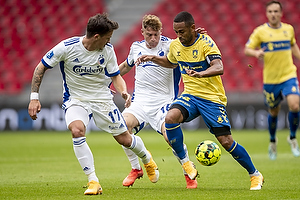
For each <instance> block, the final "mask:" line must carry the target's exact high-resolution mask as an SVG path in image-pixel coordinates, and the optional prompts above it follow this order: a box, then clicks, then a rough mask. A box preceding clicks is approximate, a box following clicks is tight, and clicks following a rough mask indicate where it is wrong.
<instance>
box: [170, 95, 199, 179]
mask: <svg viewBox="0 0 300 200" xmlns="http://www.w3.org/2000/svg"><path fill="white" fill-rule="evenodd" d="M178 99H180V100H181V102H183V101H185V98H184V97H183V96H180V97H179V98H178ZM188 104H189V102H186V104H181V103H180V102H176V101H175V102H174V104H172V106H171V108H170V110H169V111H168V113H167V116H166V118H165V127H166V133H167V137H168V141H169V143H170V145H171V147H172V149H173V150H174V151H175V153H176V155H177V156H178V158H179V162H180V163H181V165H182V168H183V169H184V170H185V172H186V173H187V175H188V176H189V178H190V179H192V180H194V179H196V177H197V176H198V171H197V170H196V169H195V166H194V164H193V163H192V162H191V161H190V160H189V157H188V155H187V152H186V151H185V150H184V144H183V133H182V130H181V127H180V123H181V122H183V121H185V120H186V119H187V118H188V116H189V111H188V110H187V109H186V108H185V107H184V105H188ZM192 118H193V115H191V119H192Z"/></svg>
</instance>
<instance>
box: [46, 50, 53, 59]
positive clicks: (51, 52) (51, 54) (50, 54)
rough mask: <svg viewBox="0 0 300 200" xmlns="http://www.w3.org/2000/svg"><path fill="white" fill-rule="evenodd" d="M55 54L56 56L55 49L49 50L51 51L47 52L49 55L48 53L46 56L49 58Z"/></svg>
mask: <svg viewBox="0 0 300 200" xmlns="http://www.w3.org/2000/svg"><path fill="white" fill-rule="evenodd" d="M53 56H54V53H53V51H49V52H48V53H47V55H46V57H47V58H48V59H51V58H52V57H53Z"/></svg>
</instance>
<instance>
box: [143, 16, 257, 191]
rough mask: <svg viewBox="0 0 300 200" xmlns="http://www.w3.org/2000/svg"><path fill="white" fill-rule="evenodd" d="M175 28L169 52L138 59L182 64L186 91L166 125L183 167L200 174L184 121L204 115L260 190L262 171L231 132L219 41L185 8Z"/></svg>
mask: <svg viewBox="0 0 300 200" xmlns="http://www.w3.org/2000/svg"><path fill="white" fill-rule="evenodd" d="M173 28H174V31H175V33H176V35H177V39H176V40H174V41H173V42H172V43H171V45H170V51H169V53H168V55H167V56H164V57H159V56H152V55H143V56H141V57H140V58H138V62H155V63H156V64H159V65H160V66H164V67H169V68H175V67H176V66H178V65H179V67H180V71H181V75H182V79H183V83H184V91H183V93H182V94H181V96H180V97H179V98H178V99H176V100H175V101H174V102H173V103H172V105H171V107H170V110H169V111H168V113H167V116H166V118H165V126H166V131H167V136H168V140H169V142H170V144H171V146H172V148H173V149H174V150H175V152H176V154H177V156H178V157H179V158H180V162H181V164H182V167H183V169H184V170H185V171H186V172H187V174H188V175H189V177H190V178H191V179H195V178H196V177H197V175H198V171H197V170H196V169H195V167H194V166H193V163H192V162H191V161H190V160H189V157H188V155H186V153H185V151H184V148H183V133H182V130H181V127H180V123H183V122H188V121H191V120H193V119H195V118H196V117H198V116H199V115H201V116H202V118H203V120H204V122H205V124H206V125H207V127H208V128H209V130H210V132H211V133H212V134H214V135H215V137H216V138H217V139H218V141H219V142H220V143H221V145H222V146H223V147H224V148H225V149H226V150H227V151H228V152H229V153H230V154H231V155H232V156H233V158H234V159H235V160H236V161H237V162H238V163H239V164H240V165H242V166H243V167H244V168H245V169H246V170H247V171H248V173H249V174H250V177H251V187H250V190H260V189H261V187H262V184H263V176H262V174H261V173H260V172H259V171H258V170H257V169H256V168H255V167H254V165H253V163H252V161H251V158H250V156H249V154H248V153H247V151H246V150H245V149H244V147H242V146H241V145H240V144H238V143H237V142H236V141H234V140H233V138H232V136H231V126H230V122H229V120H228V116H227V112H226V107H225V106H226V104H227V98H226V96H225V91H224V87H223V84H222V80H221V77H220V75H222V74H223V63H222V60H221V53H220V51H219V49H218V47H217V45H216V44H215V42H214V41H213V40H212V38H211V37H210V36H208V35H202V34H198V33H196V32H195V22H194V19H193V16H192V15H191V14H190V13H188V12H181V13H179V14H178V15H177V16H176V17H175V19H174V22H173Z"/></svg>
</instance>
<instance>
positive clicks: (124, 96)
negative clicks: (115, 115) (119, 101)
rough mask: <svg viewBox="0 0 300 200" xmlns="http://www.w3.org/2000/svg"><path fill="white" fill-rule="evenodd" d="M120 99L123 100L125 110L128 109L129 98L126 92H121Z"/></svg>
mask: <svg viewBox="0 0 300 200" xmlns="http://www.w3.org/2000/svg"><path fill="white" fill-rule="evenodd" d="M121 96H122V98H123V99H124V100H125V108H128V107H129V106H130V105H131V96H130V94H128V93H127V92H122V94H121Z"/></svg>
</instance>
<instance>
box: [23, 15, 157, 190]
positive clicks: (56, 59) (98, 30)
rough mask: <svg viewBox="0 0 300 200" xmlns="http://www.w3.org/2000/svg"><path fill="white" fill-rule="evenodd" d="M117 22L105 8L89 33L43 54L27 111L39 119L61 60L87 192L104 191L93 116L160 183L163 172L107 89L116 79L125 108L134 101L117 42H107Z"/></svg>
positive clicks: (66, 103)
mask: <svg viewBox="0 0 300 200" xmlns="http://www.w3.org/2000/svg"><path fill="white" fill-rule="evenodd" d="M118 26H119V25H118V23H117V22H114V21H111V20H109V19H108V18H107V14H105V13H104V14H97V15H95V16H92V17H91V18H90V19H89V20H88V23H87V28H86V35H85V36H82V37H72V38H69V39H66V40H64V41H62V42H60V43H59V44H57V45H56V46H55V47H54V48H52V49H51V50H50V51H49V52H48V53H47V54H46V55H45V56H44V57H43V58H42V60H41V62H40V63H39V64H38V65H37V67H36V68H35V71H34V74H33V78H32V85H31V95H30V103H29V107H28V113H29V115H30V117H31V118H32V119H33V120H35V119H37V113H38V112H39V111H40V110H41V104H40V102H39V99H38V92H39V88H40V85H41V82H42V78H43V76H44V74H45V71H46V70H47V69H51V68H53V67H54V66H56V65H57V64H59V66H60V70H61V73H62V78H63V88H64V91H63V106H62V107H63V109H64V111H65V120H66V124H67V126H68V128H69V130H70V131H71V133H72V136H73V147H74V152H75V155H76V157H77V159H78V161H79V163H80V165H81V167H82V169H83V171H84V173H85V174H86V175H87V177H88V181H89V183H88V189H87V190H86V191H85V192H84V194H86V195H96V194H101V193H102V187H101V186H100V184H99V179H98V177H97V176H96V173H95V167H94V158H93V154H92V152H91V150H90V148H89V146H88V144H87V142H86V137H85V131H86V126H87V125H88V123H89V120H90V119H91V117H93V119H94V121H95V124H96V125H97V126H98V127H99V128H101V129H102V130H104V131H106V132H108V133H111V134H112V135H113V137H114V138H115V140H116V141H117V142H118V143H119V144H121V145H122V146H125V147H126V148H129V149H131V150H132V151H133V152H134V153H135V154H136V155H137V156H138V157H140V158H141V159H142V162H143V163H144V166H145V168H146V171H147V174H148V176H149V179H150V180H151V181H152V182H156V181H157V180H158V177H159V172H158V168H157V165H156V163H155V162H154V161H153V159H152V156H151V154H150V152H148V151H147V150H146V148H145V146H144V143H143V141H142V140H141V138H140V137H138V136H134V135H131V134H129V132H128V130H127V127H126V124H125V121H124V119H123V117H122V114H121V112H120V111H119V109H118V107H117V106H116V105H115V103H114V102H113V100H112V94H111V92H110V89H109V88H108V85H109V83H110V82H111V81H112V83H113V84H114V86H115V88H116V90H117V91H118V92H120V93H121V95H122V97H123V98H124V99H125V107H128V106H130V104H131V96H130V95H129V94H128V92H127V88H126V83H125V81H124V80H123V78H122V77H121V76H120V71H119V67H118V64H117V59H116V55H115V52H114V49H113V46H112V45H111V44H110V43H109V42H110V38H111V36H112V34H113V31H114V30H116V29H117V28H118ZM108 77H110V79H109V78H108Z"/></svg>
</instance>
